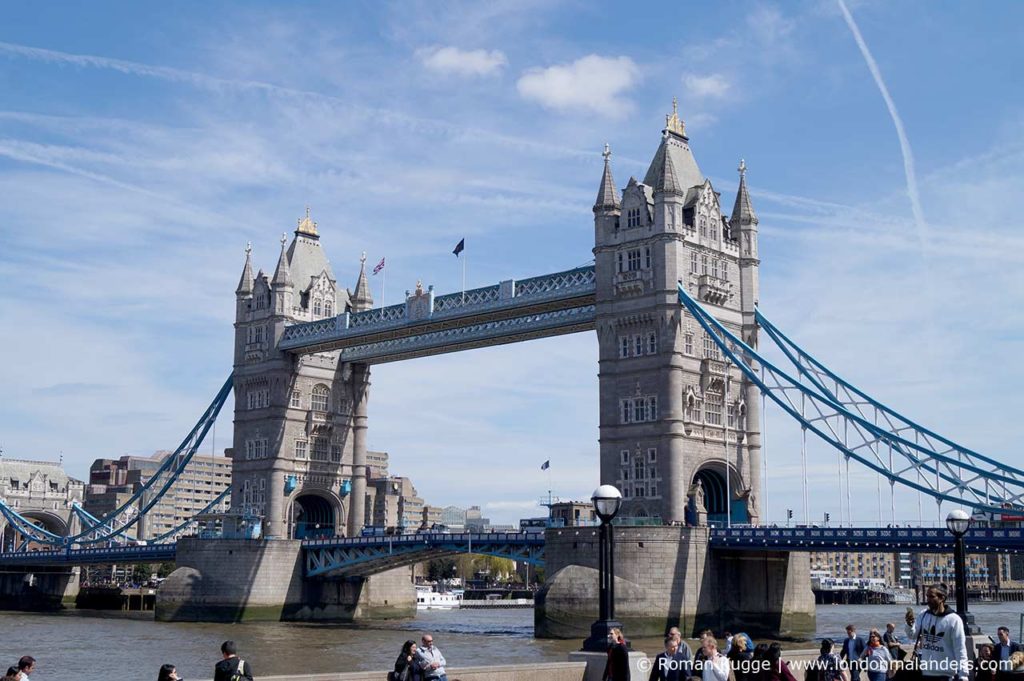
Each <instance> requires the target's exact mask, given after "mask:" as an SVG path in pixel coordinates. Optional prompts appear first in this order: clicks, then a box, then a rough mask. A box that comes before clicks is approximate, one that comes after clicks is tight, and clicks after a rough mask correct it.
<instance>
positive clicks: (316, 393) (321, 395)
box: [310, 383, 331, 411]
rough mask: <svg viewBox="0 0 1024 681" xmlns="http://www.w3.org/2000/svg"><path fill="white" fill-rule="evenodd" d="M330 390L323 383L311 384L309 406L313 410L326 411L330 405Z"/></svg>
mask: <svg viewBox="0 0 1024 681" xmlns="http://www.w3.org/2000/svg"><path fill="white" fill-rule="evenodd" d="M330 396H331V391H330V390H329V389H328V388H327V386H326V385H324V384H323V383H318V384H317V385H315V386H313V398H312V399H311V400H310V407H311V408H312V409H313V411H327V410H328V409H329V408H330V406H331V400H330Z"/></svg>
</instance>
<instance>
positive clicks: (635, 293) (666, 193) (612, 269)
mask: <svg viewBox="0 0 1024 681" xmlns="http://www.w3.org/2000/svg"><path fill="white" fill-rule="evenodd" d="M610 155H611V154H610V152H609V150H608V148H607V146H606V147H605V154H604V156H605V165H604V175H603V177H602V178H601V185H600V188H599V190H598V195H597V201H596V203H595V205H594V241H595V247H594V257H595V269H596V277H597V299H596V300H597V335H598V343H599V352H600V355H599V357H600V368H599V383H600V412H601V416H600V450H601V483H602V484H606V483H607V484H613V485H615V486H616V487H618V488H619V489H620V490H622V493H623V496H624V502H623V512H624V513H625V514H626V515H629V516H651V517H660V518H661V519H662V520H664V521H665V522H670V523H682V522H684V521H686V520H688V519H689V520H690V522H691V523H692V522H694V521H696V520H697V519H698V518H699V519H703V517H704V516H703V512H705V511H706V512H707V517H708V518H709V519H710V520H725V518H726V516H727V510H726V504H731V515H732V520H733V522H757V521H758V519H759V517H760V515H761V514H760V511H759V506H758V504H759V503H760V499H761V493H760V480H761V477H760V456H761V453H760V426H759V422H758V419H757V416H758V410H759V404H758V402H759V400H758V391H757V388H756V387H755V386H753V385H750V384H748V382H746V381H745V380H744V379H743V377H742V374H741V373H740V371H739V370H738V369H737V368H736V367H734V366H730V365H728V364H727V363H725V362H724V361H723V356H722V354H721V353H720V352H719V350H718V348H717V346H715V344H714V343H713V342H712V340H711V339H710V337H708V336H707V335H706V334H705V333H704V331H703V330H702V328H701V327H700V325H699V324H698V323H697V321H696V320H695V319H693V317H692V316H691V315H689V314H688V313H687V312H686V311H685V310H684V308H682V307H681V306H680V305H679V302H678V294H677V290H676V287H677V283H678V282H682V283H683V285H684V286H686V288H687V290H688V291H689V292H690V294H691V295H693V296H694V297H695V298H697V299H698V300H700V302H701V303H702V304H703V305H704V306H706V307H707V308H708V309H709V310H711V311H712V313H713V314H714V315H715V316H716V318H717V319H719V320H720V321H721V322H723V323H724V324H725V325H726V326H727V327H728V328H729V329H730V330H732V331H733V332H734V333H736V334H737V335H740V336H741V337H742V338H744V339H745V340H747V342H749V343H754V344H756V327H755V325H754V308H755V305H756V304H757V295H758V293H757V291H758V266H759V261H758V258H757V217H756V216H755V215H754V211H753V208H752V206H751V202H750V196H749V194H748V192H747V187H746V180H745V172H746V167H745V165H744V164H743V163H742V162H741V165H740V184H739V190H738V191H737V196H736V201H735V205H734V207H733V211H732V216H731V217H730V218H727V217H726V216H725V215H724V214H723V211H722V206H721V203H720V195H719V193H718V192H717V191H715V189H714V187H713V186H712V184H711V182H710V180H708V179H707V178H705V177H704V175H703V174H702V173H701V171H700V169H699V168H698V166H697V162H696V160H695V159H694V156H693V153H692V151H691V149H690V143H689V138H688V137H687V135H686V129H685V126H684V123H683V121H681V120H680V119H679V116H678V112H677V110H676V105H675V103H673V112H672V115H671V116H666V122H665V129H664V130H663V131H662V139H661V144H660V145H659V147H658V150H657V152H656V153H655V155H654V159H653V160H652V161H651V164H650V167H649V168H648V170H647V174H646V175H645V176H644V178H643V181H642V182H640V181H637V180H636V179H635V178H632V177H631V178H629V181H628V182H627V184H626V187H625V189H623V190H622V195H621V198H620V196H619V194H618V192H617V191H616V188H615V184H614V181H613V180H612V172H611V163H610V158H609V157H610ZM698 490H699V491H698Z"/></svg>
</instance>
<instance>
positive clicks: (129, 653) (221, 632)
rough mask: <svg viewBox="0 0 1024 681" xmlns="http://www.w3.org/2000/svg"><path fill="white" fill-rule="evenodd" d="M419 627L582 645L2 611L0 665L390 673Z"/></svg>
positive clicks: (467, 647) (426, 618)
mask: <svg viewBox="0 0 1024 681" xmlns="http://www.w3.org/2000/svg"><path fill="white" fill-rule="evenodd" d="M918 609H919V606H915V610H918ZM1022 610H1024V603H1005V604H990V603H980V604H976V605H972V606H971V611H972V612H973V613H974V615H975V618H976V619H977V621H978V624H979V625H980V626H981V628H982V630H983V631H985V632H986V633H990V634H994V632H995V629H996V627H997V626H999V625H1006V626H1008V627H1010V630H1011V632H1012V633H1013V637H1014V639H1017V637H1018V636H1019V627H1020V620H1021V612H1022ZM905 612H906V606H898V605H896V606H885V605H819V606H818V632H817V635H818V637H819V638H821V637H824V636H831V637H833V638H838V637H841V636H842V635H843V628H844V627H845V626H846V625H847V624H849V623H852V624H854V625H856V626H857V628H858V629H859V630H861V631H865V632H866V631H867V630H868V629H869V628H871V627H879V628H881V627H884V625H885V623H886V622H889V621H892V622H896V624H897V625H898V626H899V627H900V628H899V629H898V630H899V631H902V623H903V614H904V613H905ZM423 631H430V632H432V633H433V634H434V641H435V644H436V645H437V647H438V648H440V649H441V651H442V652H443V653H444V655H445V657H446V658H447V659H448V662H449V664H450V665H453V666H475V665H487V664H515V663H520V662H538V661H545V660H557V661H563V660H565V659H566V653H568V652H569V651H571V650H576V649H578V647H579V644H580V642H579V641H546V640H537V639H534V638H533V610H530V609H511V610H498V609H495V610H428V611H421V612H420V613H419V614H418V616H417V617H416V618H415V619H412V620H406V621H400V622H391V623H388V624H387V625H379V626H365V625H358V626H357V625H307V624H281V623H271V624H267V623H259V624H167V623H157V622H154V621H153V620H152V613H134V614H130V615H124V614H121V613H119V612H118V613H102V612H89V611H75V610H68V611H63V612H60V613H53V614H34V613H14V612H0V664H2V665H3V667H4V668H6V667H7V666H8V665H10V664H13V663H14V662H15V661H16V660H17V659H18V657H20V656H21V655H32V656H33V657H35V658H37V659H38V660H39V662H38V663H37V671H36V673H35V674H33V675H32V681H57V680H58V679H59V680H61V681H67V680H71V681H77V680H78V679H83V680H84V679H91V678H113V679H118V681H152V680H153V679H155V678H156V673H157V670H158V669H159V667H160V665H161V664H163V663H165V662H170V663H172V664H174V665H177V667H178V671H179V673H180V674H181V675H182V676H183V677H184V678H186V679H190V680H192V679H209V678H211V677H212V676H213V665H214V663H215V662H216V661H217V660H218V659H220V654H219V646H220V643H221V641H223V640H224V639H229V638H230V639H233V640H234V641H235V642H236V643H237V644H238V647H239V651H240V653H241V655H242V657H243V658H245V659H246V660H247V661H249V662H250V663H251V664H252V667H253V669H254V670H255V672H256V673H257V676H262V675H274V674H282V675H283V674H303V673H306V674H313V673H327V672H343V671H356V670H366V669H386V668H390V667H391V665H392V664H393V663H394V660H395V657H396V655H397V654H398V650H399V649H400V648H401V646H402V643H403V642H404V641H405V640H406V639H414V640H416V641H418V640H419V637H420V633H421V632H423ZM626 633H627V635H628V633H629V632H626ZM788 645H789V646H792V647H804V648H806V647H811V646H810V645H808V644H788ZM633 646H634V648H636V649H638V650H643V651H645V652H647V653H649V654H653V653H655V652H657V651H658V650H660V648H661V642H660V641H656V640H636V641H634V642H633ZM691 647H692V646H691ZM2 671H3V669H0V672H2Z"/></svg>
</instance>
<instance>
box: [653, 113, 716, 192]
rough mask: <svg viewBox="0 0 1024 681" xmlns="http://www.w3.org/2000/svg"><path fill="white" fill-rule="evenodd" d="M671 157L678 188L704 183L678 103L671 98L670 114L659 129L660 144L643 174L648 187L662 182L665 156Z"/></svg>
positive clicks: (687, 187) (683, 188) (656, 185)
mask: <svg viewBox="0 0 1024 681" xmlns="http://www.w3.org/2000/svg"><path fill="white" fill-rule="evenodd" d="M666 156H669V157H671V165H672V168H673V169H674V170H675V176H676V183H677V184H678V186H679V187H680V189H682V190H685V189H689V188H690V187H695V186H697V185H699V184H704V174H703V173H701V172H700V168H698V167H697V160H696V159H695V158H694V157H693V152H692V151H690V138H689V137H687V136H686V125H685V124H684V123H683V121H682V120H681V119H680V118H679V104H678V102H677V101H676V99H674V98H673V99H672V114H671V115H669V116H665V129H664V130H662V131H661V145H659V146H658V151H657V152H656V153H655V154H654V159H653V160H651V165H650V167H648V168H647V174H646V175H645V176H644V184H646V185H647V186H649V187H658V186H659V183H661V182H663V180H662V177H661V176H662V174H663V173H664V170H665V166H666V165H668V164H667V163H666V162H665V157H666Z"/></svg>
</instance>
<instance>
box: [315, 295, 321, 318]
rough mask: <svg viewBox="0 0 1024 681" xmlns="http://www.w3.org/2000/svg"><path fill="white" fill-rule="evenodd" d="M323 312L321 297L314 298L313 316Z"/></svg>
mask: <svg viewBox="0 0 1024 681" xmlns="http://www.w3.org/2000/svg"><path fill="white" fill-rule="evenodd" d="M322 312H323V308H322V307H321V306H320V299H319V298H316V299H314V300H313V316H314V317H319V316H320V315H321V313H322Z"/></svg>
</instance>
